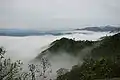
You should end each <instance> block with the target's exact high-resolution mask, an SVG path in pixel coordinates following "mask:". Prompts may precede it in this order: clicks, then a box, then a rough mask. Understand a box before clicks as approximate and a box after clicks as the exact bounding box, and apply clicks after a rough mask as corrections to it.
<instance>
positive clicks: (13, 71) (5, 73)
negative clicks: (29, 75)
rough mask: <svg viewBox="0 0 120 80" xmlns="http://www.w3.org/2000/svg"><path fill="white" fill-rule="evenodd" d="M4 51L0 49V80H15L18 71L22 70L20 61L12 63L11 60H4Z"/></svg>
mask: <svg viewBox="0 0 120 80" xmlns="http://www.w3.org/2000/svg"><path fill="white" fill-rule="evenodd" d="M5 53H6V50H5V49H4V48H3V47H1V48H0V80H15V79H18V75H19V71H20V70H22V68H21V65H22V64H23V63H22V62H21V61H20V60H18V61H16V62H12V61H11V59H5V58H4V54H5Z"/></svg>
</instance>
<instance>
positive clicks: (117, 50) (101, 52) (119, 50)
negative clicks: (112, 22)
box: [92, 33, 120, 57]
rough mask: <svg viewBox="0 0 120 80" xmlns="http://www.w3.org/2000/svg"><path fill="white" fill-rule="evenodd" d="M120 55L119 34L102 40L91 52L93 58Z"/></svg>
mask: <svg viewBox="0 0 120 80" xmlns="http://www.w3.org/2000/svg"><path fill="white" fill-rule="evenodd" d="M116 55H120V33H118V34H115V35H113V36H107V37H104V38H102V40H101V41H100V45H99V46H98V47H95V48H94V49H93V50H92V56H93V57H102V56H105V57H107V56H108V57H110V56H116Z"/></svg>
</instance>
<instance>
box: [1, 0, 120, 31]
mask: <svg viewBox="0 0 120 80" xmlns="http://www.w3.org/2000/svg"><path fill="white" fill-rule="evenodd" d="M119 3H120V0H0V28H21V29H37V30H51V29H65V28H66V29H67V28H82V27H85V26H104V25H117V26H119V25H120V15H119V14H120V5H119Z"/></svg>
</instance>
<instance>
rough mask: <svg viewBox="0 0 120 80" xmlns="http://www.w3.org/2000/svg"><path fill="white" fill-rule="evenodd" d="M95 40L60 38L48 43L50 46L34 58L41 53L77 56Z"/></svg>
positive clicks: (41, 54) (40, 55)
mask: <svg viewBox="0 0 120 80" xmlns="http://www.w3.org/2000/svg"><path fill="white" fill-rule="evenodd" d="M94 43H95V42H94V41H87V40H86V41H75V40H72V39H67V38H61V39H60V40H56V41H54V42H53V43H51V44H50V47H49V48H48V49H46V50H44V51H42V52H41V53H40V54H39V55H38V56H37V57H36V58H37V59H39V58H41V57H42V56H43V55H48V54H52V55H57V54H61V53H67V54H69V55H72V56H77V55H78V54H80V52H81V51H82V49H84V48H86V47H91V46H92V45H93V44H94Z"/></svg>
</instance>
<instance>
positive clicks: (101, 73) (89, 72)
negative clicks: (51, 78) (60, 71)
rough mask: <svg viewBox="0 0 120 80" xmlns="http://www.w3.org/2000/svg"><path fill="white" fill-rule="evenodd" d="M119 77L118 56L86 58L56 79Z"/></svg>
mask: <svg viewBox="0 0 120 80" xmlns="http://www.w3.org/2000/svg"><path fill="white" fill-rule="evenodd" d="M118 77H120V56H117V57H113V58H101V59H98V60H94V59H92V58H87V59H85V60H84V62H83V64H82V65H81V66H79V65H78V66H74V67H73V68H72V70H71V71H70V72H68V73H66V74H64V75H61V76H58V77H57V80H95V79H110V78H118Z"/></svg>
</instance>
